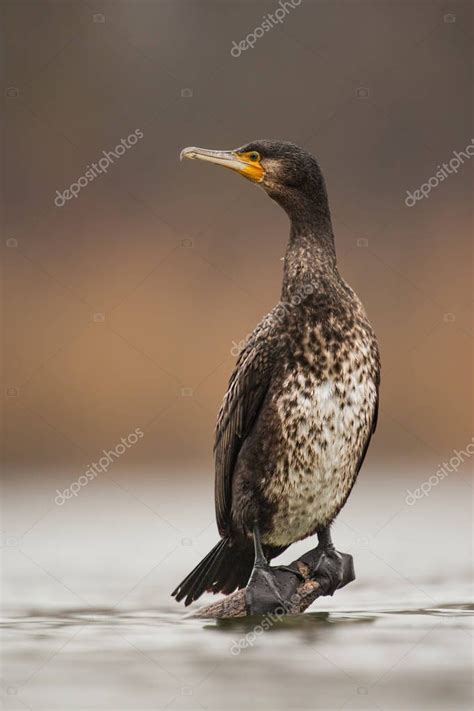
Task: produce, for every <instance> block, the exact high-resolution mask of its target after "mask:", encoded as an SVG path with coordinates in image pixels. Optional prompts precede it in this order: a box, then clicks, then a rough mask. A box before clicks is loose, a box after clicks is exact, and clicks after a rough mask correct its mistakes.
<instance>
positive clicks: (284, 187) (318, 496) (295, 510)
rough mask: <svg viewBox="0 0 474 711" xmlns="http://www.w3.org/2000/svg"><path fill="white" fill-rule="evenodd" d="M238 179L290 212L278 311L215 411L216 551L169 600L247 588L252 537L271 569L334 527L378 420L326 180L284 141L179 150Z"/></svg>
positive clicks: (360, 319)
mask: <svg viewBox="0 0 474 711" xmlns="http://www.w3.org/2000/svg"><path fill="white" fill-rule="evenodd" d="M183 154H184V156H185V157H190V158H201V159H203V160H208V161H210V162H214V163H217V164H221V165H224V166H225V167H229V168H232V169H233V170H236V171H238V172H240V173H242V174H243V175H245V177H248V178H249V179H250V180H253V181H254V182H256V183H258V184H260V186H261V187H262V188H263V189H264V190H265V191H266V192H267V193H268V195H269V196H270V197H271V198H272V199H273V200H275V201H276V202H277V203H278V204H279V205H280V206H281V207H282V208H283V209H284V210H285V211H286V212H287V214H288V216H289V218H290V222H291V230H290V238H289V243H288V247H287V252H286V256H285V265H284V276H283V287H282V293H281V299H280V302H279V303H278V304H277V305H276V306H275V308H274V309H273V310H272V311H271V312H270V313H269V314H268V315H267V316H266V317H265V318H264V319H263V320H262V321H261V323H260V324H259V325H258V326H257V327H256V329H255V330H254V332H253V333H252V335H251V337H250V339H249V340H248V342H247V344H246V346H245V348H244V349H243V351H242V352H241V354H240V356H239V358H238V361H237V364H236V367H235V370H234V372H233V374H232V376H231V378H230V382H229V387H228V390H227V393H226V395H225V398H224V402H223V405H222V408H221V410H220V413H219V418H218V422H217V430H216V440H215V465H216V476H215V500H216V517H217V525H218V529H219V533H220V535H221V540H220V542H219V543H218V544H217V545H216V546H215V548H214V549H213V550H212V551H211V552H210V553H209V554H208V556H206V558H204V560H203V561H202V562H201V563H200V564H199V565H198V566H197V568H195V570H193V571H192V572H191V573H190V574H189V575H188V576H187V578H185V580H183V582H182V583H181V584H180V585H179V586H178V587H177V589H176V590H175V591H174V593H173V595H175V597H176V599H177V600H181V599H183V598H185V601H186V604H189V603H190V602H192V601H193V600H196V599H197V598H198V597H199V596H200V595H201V594H202V593H203V592H204V591H206V590H208V591H212V592H224V593H230V592H232V591H233V590H234V589H235V588H237V587H244V586H245V585H246V584H247V581H248V579H249V576H250V573H251V571H252V565H253V560H254V552H253V550H254V549H253V541H252V534H254V537H255V538H256V539H257V538H258V537H259V538H260V539H261V543H262V544H263V552H264V554H265V557H266V558H267V559H268V560H269V559H271V558H274V557H275V556H277V555H279V553H281V552H282V551H283V550H285V548H287V547H288V546H289V545H290V544H291V543H294V542H295V541H298V540H301V539H303V538H306V537H307V536H311V535H312V534H314V533H318V535H319V538H320V541H322V542H323V543H324V545H326V543H327V542H328V545H330V536H329V526H330V524H331V522H332V521H333V520H334V518H335V517H336V516H337V514H338V513H339V511H340V510H341V508H342V507H343V506H344V504H345V502H346V500H347V497H348V496H349V494H350V491H351V489H352V486H353V485H354V483H355V480H356V477H357V474H358V472H359V470H360V467H361V465H362V462H363V460H364V457H365V453H366V451H367V447H368V445H369V441H370V438H371V435H372V433H373V432H374V430H375V426H376V422H377V406H378V388H379V379H380V361H379V353H378V348H377V342H376V339H375V336H374V333H373V331H372V328H371V326H370V324H369V321H368V319H367V316H366V314H365V311H364V309H363V306H362V304H361V302H360V301H359V299H358V298H357V296H356V295H355V293H354V292H353V291H352V289H351V288H350V287H349V286H348V285H347V284H346V283H345V281H344V280H343V279H342V277H341V276H340V275H339V272H338V269H337V266H336V254H335V248H334V238H333V231H332V226H331V217H330V212H329V205H328V199H327V192H326V187H325V183H324V179H323V176H322V173H321V170H320V168H319V165H318V163H317V161H316V160H315V159H314V158H313V157H312V156H311V155H309V154H308V153H307V152H305V151H304V150H302V149H301V148H299V147H298V146H295V145H294V144H291V143H281V142H274V141H266V140H262V141H255V142H253V143H251V144H248V145H247V146H244V147H243V148H240V149H237V150H236V151H229V152H226V153H224V152H211V151H202V149H194V148H193V149H186V150H185V151H183Z"/></svg>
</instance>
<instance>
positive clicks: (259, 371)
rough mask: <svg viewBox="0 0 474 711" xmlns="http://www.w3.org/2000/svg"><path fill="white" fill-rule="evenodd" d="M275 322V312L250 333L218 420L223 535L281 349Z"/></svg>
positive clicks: (218, 481)
mask: <svg viewBox="0 0 474 711" xmlns="http://www.w3.org/2000/svg"><path fill="white" fill-rule="evenodd" d="M276 323H277V321H276V319H275V317H274V311H272V312H270V313H269V314H268V316H266V317H265V318H264V319H263V320H262V321H261V323H260V324H259V325H258V326H257V328H256V329H255V330H254V332H253V333H252V335H251V336H250V338H249V340H248V341H247V343H246V345H245V347H244V349H243V350H242V352H241V353H240V355H239V358H238V360H237V364H236V367H235V370H234V372H233V373H232V375H231V378H230V381H229V386H228V388H227V393H226V395H225V397H224V402H223V403H222V407H221V409H220V412H219V416H218V419H217V427H216V438H215V445H214V455H215V466H216V477H215V504H216V518H217V526H218V528H219V532H220V533H221V535H226V533H227V532H228V528H229V518H230V510H231V504H232V475H233V470H234V466H235V462H236V460H237V456H238V454H239V451H240V448H241V447H242V443H243V442H244V440H245V438H246V437H247V435H248V434H249V432H250V430H251V429H252V426H253V424H254V422H255V419H256V417H257V415H258V412H259V410H260V407H261V405H262V402H263V400H264V397H265V395H266V393H267V391H268V387H269V384H270V381H271V374H272V369H273V365H274V363H275V360H276V358H277V353H278V351H279V344H280V343H281V339H279V337H278V329H277V328H276Z"/></svg>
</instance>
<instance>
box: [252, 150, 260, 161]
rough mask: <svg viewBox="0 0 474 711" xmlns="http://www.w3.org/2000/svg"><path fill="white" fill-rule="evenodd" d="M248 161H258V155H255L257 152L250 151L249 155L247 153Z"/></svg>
mask: <svg viewBox="0 0 474 711" xmlns="http://www.w3.org/2000/svg"><path fill="white" fill-rule="evenodd" d="M249 160H251V161H253V162H255V161H257V160H260V153H257V151H252V152H251V153H249Z"/></svg>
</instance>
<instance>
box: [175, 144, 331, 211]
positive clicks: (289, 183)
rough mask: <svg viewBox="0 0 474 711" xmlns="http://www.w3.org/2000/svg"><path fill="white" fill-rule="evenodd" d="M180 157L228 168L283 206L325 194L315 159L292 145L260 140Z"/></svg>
mask: <svg viewBox="0 0 474 711" xmlns="http://www.w3.org/2000/svg"><path fill="white" fill-rule="evenodd" d="M180 158H181V160H182V159H183V158H190V159H191V160H203V161H206V162H208V163H214V164H215V165H220V166H223V167H224V168H230V170H233V171H235V172H237V173H240V175H243V176H244V178H247V179H248V180H250V181H252V182H253V183H256V184H257V185H259V186H260V187H262V188H263V189H264V190H265V191H266V192H267V193H268V194H269V195H270V197H271V198H273V199H274V200H276V201H277V202H279V203H281V204H282V205H283V207H286V205H285V203H289V202H290V203H291V202H293V201H294V200H295V199H296V198H298V199H300V200H301V199H302V198H303V197H308V198H310V199H313V200H314V199H315V198H316V199H317V197H318V193H321V192H322V193H323V194H324V196H325V195H326V189H325V186H324V179H323V176H322V173H321V170H320V168H319V164H318V162H317V160H316V159H315V158H313V156H312V155H310V154H309V153H307V152H306V151H305V150H303V149H302V148H300V147H299V146H297V145H295V144H294V143H287V142H284V141H269V140H266V139H264V140H260V141H252V142H251V143H247V144H246V145H245V146H242V147H241V148H235V149H233V150H230V151H214V150H208V149H205V148H184V150H182V151H181V156H180Z"/></svg>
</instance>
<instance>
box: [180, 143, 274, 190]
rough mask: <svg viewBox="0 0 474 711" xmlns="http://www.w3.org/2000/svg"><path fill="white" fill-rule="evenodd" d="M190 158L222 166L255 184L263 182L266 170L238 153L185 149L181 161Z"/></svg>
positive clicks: (193, 148) (181, 154)
mask: <svg viewBox="0 0 474 711" xmlns="http://www.w3.org/2000/svg"><path fill="white" fill-rule="evenodd" d="M183 158H189V159H190V160H204V161H207V162H208V163H214V164H215V165H222V166H224V168H230V169H231V170H235V171H236V172H237V173H240V175H243V176H244V178H248V179H249V180H252V181H253V182H255V183H260V182H261V181H262V180H263V176H264V172H265V171H264V170H263V168H262V166H261V165H260V163H253V162H251V161H250V160H248V159H247V158H246V157H245V156H243V155H239V154H238V153H237V152H236V151H210V150H207V149H206V148H195V147H190V148H183V150H182V151H181V153H180V156H179V159H180V160H183Z"/></svg>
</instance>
